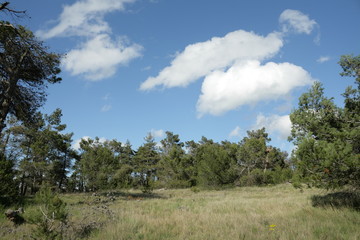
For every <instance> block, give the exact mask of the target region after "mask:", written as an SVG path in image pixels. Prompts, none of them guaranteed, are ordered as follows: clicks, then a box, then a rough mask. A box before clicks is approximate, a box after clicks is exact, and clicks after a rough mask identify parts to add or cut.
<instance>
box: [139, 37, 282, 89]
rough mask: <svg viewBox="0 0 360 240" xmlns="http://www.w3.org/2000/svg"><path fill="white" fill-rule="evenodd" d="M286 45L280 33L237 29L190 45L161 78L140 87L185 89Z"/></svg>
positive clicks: (160, 75)
mask: <svg viewBox="0 0 360 240" xmlns="http://www.w3.org/2000/svg"><path fill="white" fill-rule="evenodd" d="M282 46H283V41H282V38H281V35H280V34H277V33H270V34H269V35H267V36H266V37H263V36H260V35H256V34H255V33H253V32H246V31H243V30H238V31H234V32H230V33H228V34H227V35H226V36H224V37H214V38H212V39H211V40H208V41H206V42H199V43H195V44H191V45H188V46H187V47H186V48H185V50H184V51H183V52H181V53H179V54H178V55H177V56H176V57H175V59H174V60H173V61H172V62H171V65H170V66H168V67H166V68H164V69H163V70H162V71H160V73H159V74H158V76H156V77H149V78H148V79H147V80H146V81H145V82H143V83H142V84H141V86H140V89H141V90H150V89H153V88H155V87H156V86H159V85H162V86H164V87H165V88H170V87H185V86H187V85H188V84H190V83H191V82H194V81H196V80H197V79H199V78H201V77H204V76H206V75H208V74H210V73H211V72H212V71H214V70H218V69H223V68H227V67H229V66H231V65H232V64H234V63H235V62H237V61H243V60H264V59H266V58H270V57H272V56H274V55H275V54H276V53H277V52H278V51H279V50H280V48H281V47H282Z"/></svg>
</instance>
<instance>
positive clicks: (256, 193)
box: [0, 184, 360, 240]
mask: <svg viewBox="0 0 360 240" xmlns="http://www.w3.org/2000/svg"><path fill="white" fill-rule="evenodd" d="M327 194H329V192H326V191H324V190H319V189H304V190H302V191H300V190H299V189H295V188H293V187H292V186H291V185H290V184H282V185H277V186H268V187H242V188H231V189H225V190H199V189H176V190H171V189H159V190H154V192H153V193H152V194H143V193H141V192H139V191H135V190H127V191H121V192H120V191H113V192H102V193H98V194H92V193H86V194H85V193H81V194H64V195H61V198H62V199H63V200H64V201H65V202H66V203H67V208H68V212H69V222H68V226H67V228H66V229H64V231H65V232H66V234H64V238H66V239H81V238H83V239H102V240H105V239H107V240H108V239H109V240H110V239H114V240H115V239H117V240H121V239H129V240H130V239H139V240H140V239H148V240H150V239H152V240H160V239H198V240H202V239H204V240H205V239H206V240H211V239H214V240H215V239H284V240H285V239H344V240H345V239H346V240H351V239H353V240H355V239H360V211H359V209H356V207H358V206H357V205H351V204H349V206H350V207H349V206H347V207H346V206H336V204H332V205H324V204H322V203H321V201H319V199H323V198H321V197H320V196H324V195H327ZM313 196H318V197H317V198H316V197H315V198H314V197H313ZM314 199H315V200H316V199H317V201H318V203H319V204H318V205H319V206H317V207H314V206H313V204H314ZM354 206H355V207H354ZM31 207H34V206H29V207H28V208H31ZM25 211H26V208H25ZM25 215H26V212H25ZM33 227H34V226H31V225H30V224H27V223H25V224H22V225H19V226H17V227H13V226H12V223H10V222H9V221H7V220H6V219H5V218H4V217H3V216H1V218H0V239H31V237H30V235H31V231H32V228H33Z"/></svg>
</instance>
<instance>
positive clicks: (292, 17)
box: [279, 9, 317, 34]
mask: <svg viewBox="0 0 360 240" xmlns="http://www.w3.org/2000/svg"><path fill="white" fill-rule="evenodd" d="M279 22H280V25H281V27H282V31H283V32H285V33H286V32H290V31H292V32H295V33H305V34H310V33H311V32H312V31H313V29H314V27H315V26H317V23H316V21H315V20H313V19H310V18H309V17H308V16H307V15H305V14H303V13H302V12H300V11H297V10H292V9H286V10H285V11H283V12H282V13H281V15H280V17H279Z"/></svg>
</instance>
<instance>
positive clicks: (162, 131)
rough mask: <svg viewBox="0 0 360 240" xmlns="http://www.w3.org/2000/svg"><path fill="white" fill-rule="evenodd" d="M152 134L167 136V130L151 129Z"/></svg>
mask: <svg viewBox="0 0 360 240" xmlns="http://www.w3.org/2000/svg"><path fill="white" fill-rule="evenodd" d="M150 134H151V136H153V137H154V138H162V137H164V136H165V131H164V130H162V129H159V130H155V129H151V131H150Z"/></svg>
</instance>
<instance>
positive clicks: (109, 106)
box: [101, 104, 112, 112]
mask: <svg viewBox="0 0 360 240" xmlns="http://www.w3.org/2000/svg"><path fill="white" fill-rule="evenodd" d="M111 108H112V106H111V105H110V104H106V105H104V106H102V108H101V112H108V111H110V110H111Z"/></svg>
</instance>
